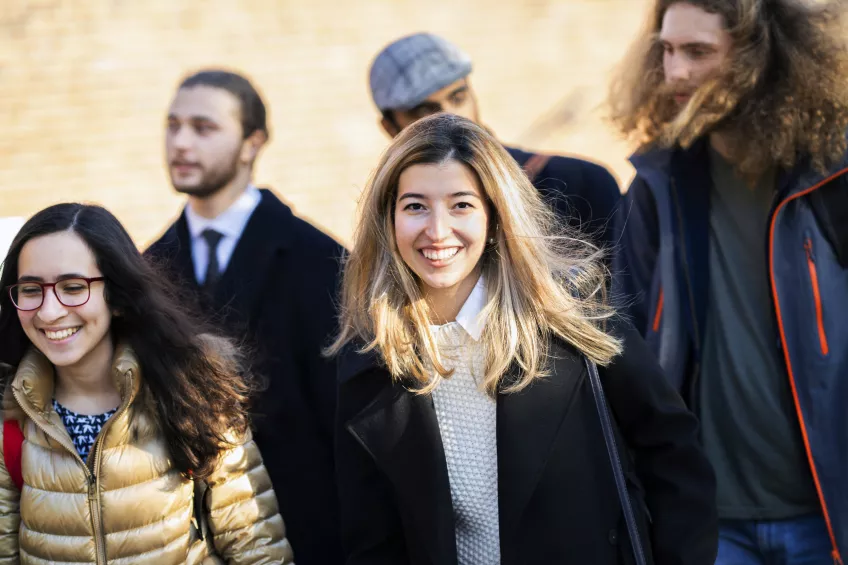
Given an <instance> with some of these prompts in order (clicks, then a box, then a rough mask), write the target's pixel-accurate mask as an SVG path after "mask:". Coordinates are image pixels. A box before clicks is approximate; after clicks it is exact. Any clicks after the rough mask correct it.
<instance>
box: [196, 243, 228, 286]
mask: <svg viewBox="0 0 848 565" xmlns="http://www.w3.org/2000/svg"><path fill="white" fill-rule="evenodd" d="M200 235H201V237H203V239H205V240H206V247H208V249H209V261H208V262H207V264H206V278H204V279H203V288H206V289H209V290H212V289H213V288H215V284H217V282H218V279H220V278H221V268H220V267H219V266H218V244H219V243H221V239H223V237H224V234H222V233H221V232H217V231H215V230H213V229H211V228H210V229H205V230H203V233H201V234H200Z"/></svg>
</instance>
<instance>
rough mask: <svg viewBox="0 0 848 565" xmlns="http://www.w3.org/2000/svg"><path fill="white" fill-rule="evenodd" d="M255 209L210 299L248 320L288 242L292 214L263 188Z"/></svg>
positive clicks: (257, 304) (259, 301) (220, 306)
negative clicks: (269, 274)
mask: <svg viewBox="0 0 848 565" xmlns="http://www.w3.org/2000/svg"><path fill="white" fill-rule="evenodd" d="M261 193H262V200H261V201H260V202H259V205H258V206H257V207H256V210H254V212H253V214H252V215H251V217H250V220H248V222H247V225H246V226H245V228H244V232H243V233H242V234H241V237H240V238H239V240H238V243H237V244H236V247H235V249H234V250H233V255H232V257H231V258H230V261H229V263H228V264H227V268H226V269H225V270H224V272H223V273H222V274H221V279H220V280H219V281H218V284H217V285H216V287H215V291H214V294H213V301H214V303H215V304H216V305H217V306H218V307H219V308H223V309H225V310H227V311H235V312H238V313H239V314H240V315H241V316H242V317H243V318H244V319H249V318H250V317H251V314H253V313H254V311H255V309H256V308H257V307H258V306H259V305H260V304H261V303H262V298H263V297H264V295H265V292H266V290H267V288H266V285H267V284H268V281H269V276H268V271H269V270H270V268H271V266H272V265H273V262H274V258H275V257H276V256H277V255H278V254H279V253H280V252H282V251H283V250H284V249H285V248H287V247H288V246H289V244H290V227H291V219H292V217H293V216H292V213H291V209H289V207H288V206H286V205H285V204H283V203H282V202H280V200H279V199H277V197H276V196H274V195H273V194H272V193H271V192H270V191H268V190H265V189H262V190H261Z"/></svg>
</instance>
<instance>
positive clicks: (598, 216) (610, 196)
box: [506, 147, 621, 251]
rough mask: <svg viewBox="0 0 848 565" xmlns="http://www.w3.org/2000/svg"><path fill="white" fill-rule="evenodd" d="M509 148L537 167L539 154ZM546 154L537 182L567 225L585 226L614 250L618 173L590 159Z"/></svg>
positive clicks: (524, 162)
mask: <svg viewBox="0 0 848 565" xmlns="http://www.w3.org/2000/svg"><path fill="white" fill-rule="evenodd" d="M506 150H507V152H509V154H510V155H512V158H513V159H515V160H516V161H517V162H518V164H519V165H521V166H522V167H525V166H528V165H529V167H530V168H534V167H533V166H532V164H531V159H532V158H533V157H534V155H536V154H534V153H528V152H527V151H522V150H521V149H516V148H514V147H506ZM546 157H547V159H546V160H544V161H543V163H544V164H543V166H542V167H541V168H540V169H538V170H534V171H533V173H534V174H533V178H532V179H531V180H532V181H533V184H534V186H535V187H536V188H537V189H538V190H539V193H540V194H541V195H542V197H543V198H544V199H545V201H547V202H548V203H549V204H550V206H551V207H552V208H553V209H554V211H555V212H556V213H557V215H558V216H559V217H560V218H562V220H563V221H564V222H565V224H566V225H568V226H569V227H571V228H574V229H580V230H582V231H583V232H584V233H586V234H587V235H589V236H590V239H591V241H592V243H594V244H595V245H598V246H602V247H604V248H606V249H607V250H609V251H611V250H612V249H613V247H614V244H615V241H614V239H613V238H614V235H615V229H614V221H613V215H614V214H615V213H616V211H617V209H618V203H619V200H621V191H620V190H619V188H618V182H617V181H616V180H615V177H613V176H612V174H611V173H610V172H609V171H608V170H607V169H605V168H604V167H602V166H601V165H598V164H596V163H592V162H590V161H585V160H583V159H576V158H574V157H562V156H560V155H549V156H546ZM528 174H530V171H528Z"/></svg>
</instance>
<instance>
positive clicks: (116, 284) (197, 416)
mask: <svg viewBox="0 0 848 565" xmlns="http://www.w3.org/2000/svg"><path fill="white" fill-rule="evenodd" d="M63 231H70V232H72V233H75V234H76V235H78V236H79V237H80V238H81V239H82V240H83V241H84V242H85V243H86V245H87V246H88V248H89V249H90V250H91V252H92V254H94V257H95V259H96V261H97V267H98V268H99V269H100V272H101V273H102V274H103V277H104V278H105V285H106V287H105V297H106V302H107V304H108V305H109V307H110V309H111V310H112V311H113V312H115V314H114V315H113V317H112V323H111V328H112V334H113V337H114V340H115V341H116V342H118V341H120V342H122V343H126V344H128V345H129V346H130V347H131V348H132V350H133V352H134V353H135V356H136V358H137V359H138V363H139V367H140V369H141V379H142V395H143V397H144V398H147V399H149V400H150V402H149V404H150V408H149V411H150V412H151V414H150V415H151V416H152V417H153V418H154V419H155V420H156V421H157V423H158V425H159V427H160V429H161V430H162V433H163V435H164V437H165V440H166V442H167V444H168V450H169V453H170V455H171V459H172V461H173V463H174V467H175V468H177V469H179V470H180V471H181V472H182V473H183V474H184V475H186V476H188V475H189V474H191V475H192V476H194V477H197V478H200V479H204V478H206V477H208V476H209V474H210V473H211V472H212V471H213V470H214V469H215V466H216V465H217V463H218V456H219V455H220V453H221V451H222V450H223V449H224V448H226V447H227V446H228V445H230V442H231V440H232V438H233V435H232V434H236V435H237V436H242V435H243V434H244V433H245V432H246V431H247V428H248V423H249V419H248V416H247V403H248V395H249V392H250V390H251V386H250V384H249V380H248V379H247V375H246V374H244V373H243V371H242V366H241V363H240V354H239V350H238V349H237V348H236V347H235V345H233V344H231V343H229V342H226V341H225V340H223V338H212V337H211V336H210V335H204V334H203V333H202V332H203V324H202V323H200V322H199V320H198V319H197V318H196V317H195V316H194V314H193V313H192V312H190V311H188V310H187V309H186V307H185V306H183V303H184V302H183V301H181V300H179V298H178V295H177V291H176V289H175V288H174V286H173V285H172V284H171V283H170V282H168V280H166V279H165V277H164V276H162V275H160V274H159V273H158V272H157V271H156V269H155V268H154V267H153V265H151V264H150V263H148V261H147V260H145V259H144V258H143V257H142V256H141V254H140V253H139V252H138V250H137V249H136V246H135V244H134V243H133V241H132V239H131V238H130V236H129V234H128V233H127V232H126V230H125V229H124V227H123V226H122V225H121V223H120V222H119V221H118V219H117V218H115V216H113V215H112V214H111V213H110V212H109V211H107V210H106V209H105V208H101V207H100V206H90V205H85V204H56V205H55V206H50V207H49V208H45V209H44V210H42V211H41V212H38V213H37V214H35V215H34V216H33V217H32V218H30V219H29V220H28V221H27V222H26V223H25V224H24V225H23V227H22V228H21V230H20V231H19V232H18V234H17V236H16V237H15V239H14V240H13V241H12V245H11V247H10V249H9V252H8V253H7V255H6V259H5V261H4V262H3V272H2V275H0V289H3V292H0V363H5V364H8V365H12V366H17V365H18V363H19V362H20V361H21V359H22V358H23V356H24V353H25V352H26V350H27V349H29V348H30V347H31V346H32V345H31V343H30V341H29V339H28V338H27V337H26V334H25V333H24V331H23V329H22V328H21V324H20V322H19V321H18V316H17V311H16V310H15V307H14V305H13V304H12V302H11V299H10V297H9V293H8V292H6V291H5V289H6V288H7V287H8V286H9V285H12V284H14V283H15V282H16V281H17V277H18V257H19V256H20V253H21V249H22V248H23V246H24V245H25V244H26V243H27V242H28V241H30V240H32V239H34V238H36V237H40V236H43V235H48V234H51V233H56V232H63ZM147 404H148V403H147V402H145V403H142V404H141V405H140V406H141V408H142V409H144V408H146V407H147Z"/></svg>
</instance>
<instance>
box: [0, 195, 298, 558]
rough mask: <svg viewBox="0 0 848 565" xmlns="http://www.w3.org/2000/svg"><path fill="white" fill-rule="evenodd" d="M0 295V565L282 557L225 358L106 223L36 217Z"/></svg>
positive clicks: (59, 215) (93, 209) (228, 351)
mask: <svg viewBox="0 0 848 565" xmlns="http://www.w3.org/2000/svg"><path fill="white" fill-rule="evenodd" d="M0 288H2V293H0V362H3V363H4V364H6V366H7V368H8V370H7V373H8V374H7V378H6V379H5V380H6V382H5V383H4V386H5V393H4V397H3V420H4V424H3V428H2V433H3V438H2V441H0V446H2V449H3V458H2V461H0V563H12V562H14V563H18V562H20V563H22V564H28V563H32V564H36V563H39V564H40V563H48V562H50V563H54V562H63V563H96V564H97V565H105V564H106V563H107V562H108V563H113V562H120V563H133V564H136V563H150V564H154V563H155V564H157V565H168V564H173V565H176V564H182V563H191V564H198V563H203V564H211V563H233V564H248V563H249V564H259V563H290V562H292V551H291V548H290V547H289V544H288V541H287V539H286V537H285V528H284V524H283V520H282V518H281V517H280V515H279V512H278V508H277V501H276V497H275V495H274V491H273V489H272V487H271V483H270V480H269V479H268V475H267V473H266V471H265V468H264V466H263V464H262V458H261V456H260V454H259V452H258V450H257V448H256V445H255V444H254V443H253V441H252V440H251V435H250V430H249V421H248V416H247V412H246V403H247V401H248V395H249V392H250V386H249V382H248V381H247V380H246V379H245V378H244V377H243V376H242V374H241V373H242V372H241V369H240V366H239V365H240V363H239V355H238V352H237V350H236V349H235V347H234V346H233V345H231V344H230V343H229V342H227V341H224V340H222V339H220V338H216V337H212V336H211V335H209V334H199V333H198V332H199V328H200V327H201V326H200V325H199V324H198V323H197V322H196V321H195V320H194V319H193V318H192V316H191V315H190V314H189V313H188V312H186V310H185V309H184V308H183V307H181V306H180V305H179V304H178V302H177V300H176V296H175V294H174V292H173V289H172V287H171V285H170V284H169V283H168V282H167V281H165V280H163V279H162V278H160V277H159V276H158V275H157V273H156V272H155V270H154V269H153V268H152V267H151V265H149V264H148V263H147V262H146V261H145V260H144V259H143V258H142V256H141V255H140V254H139V252H138V251H137V249H136V247H135V245H134V244H133V242H132V240H131V238H130V236H129V235H128V234H127V232H126V231H125V230H124V228H123V226H121V224H120V223H119V222H118V220H117V219H116V218H115V217H114V216H113V215H112V214H110V213H109V212H108V211H106V210H105V209H103V208H100V207H97V206H87V205H82V204H58V205H55V206H51V207H49V208H47V209H45V210H42V211H41V212H39V213H37V214H36V215H35V216H33V217H32V218H31V219H30V220H29V221H28V222H26V224H24V226H23V227H22V228H21V230H20V232H19V233H18V234H17V236H16V237H15V239H14V240H13V242H12V245H11V248H10V249H9V252H8V254H7V256H6V259H5V261H4V263H3V271H2V276H0ZM18 430H20V432H21V433H22V438H21V436H20V435H18V432H17V431H18ZM12 452H14V453H15V455H14V456H13V455H12ZM18 455H19V458H17V457H16V456H18Z"/></svg>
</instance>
